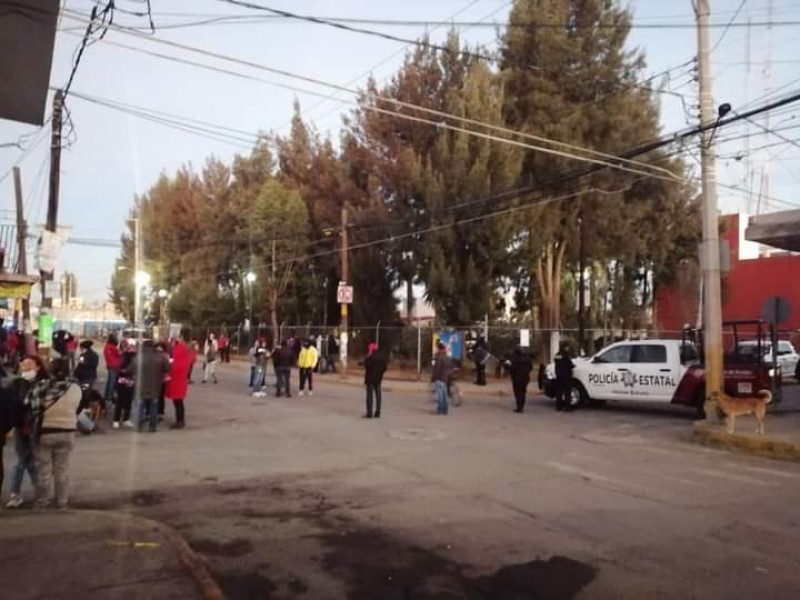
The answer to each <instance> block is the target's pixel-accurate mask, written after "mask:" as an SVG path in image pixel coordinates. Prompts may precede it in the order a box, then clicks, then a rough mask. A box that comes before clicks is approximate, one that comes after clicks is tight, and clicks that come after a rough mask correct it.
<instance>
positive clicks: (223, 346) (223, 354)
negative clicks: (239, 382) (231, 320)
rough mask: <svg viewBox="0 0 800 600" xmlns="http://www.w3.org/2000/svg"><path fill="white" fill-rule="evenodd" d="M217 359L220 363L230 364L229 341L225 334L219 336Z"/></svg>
mask: <svg viewBox="0 0 800 600" xmlns="http://www.w3.org/2000/svg"><path fill="white" fill-rule="evenodd" d="M219 359H220V361H221V362H224V363H229V362H231V341H230V339H229V338H228V336H227V335H226V334H224V333H223V334H222V335H220V336H219Z"/></svg>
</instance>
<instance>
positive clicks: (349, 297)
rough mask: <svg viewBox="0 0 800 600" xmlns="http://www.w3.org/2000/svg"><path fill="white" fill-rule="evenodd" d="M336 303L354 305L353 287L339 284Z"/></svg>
mask: <svg viewBox="0 0 800 600" xmlns="http://www.w3.org/2000/svg"><path fill="white" fill-rule="evenodd" d="M336 302H338V303H339V304H352V303H353V286H352V285H344V284H341V283H340V284H339V288H338V289H337V290H336Z"/></svg>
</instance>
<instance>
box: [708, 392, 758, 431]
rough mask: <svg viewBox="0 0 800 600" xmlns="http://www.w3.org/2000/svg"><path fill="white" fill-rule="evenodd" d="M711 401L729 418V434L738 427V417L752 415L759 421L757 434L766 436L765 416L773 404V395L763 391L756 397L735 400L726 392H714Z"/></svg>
mask: <svg viewBox="0 0 800 600" xmlns="http://www.w3.org/2000/svg"><path fill="white" fill-rule="evenodd" d="M709 400H711V401H712V402H716V403H717V405H718V406H719V407H720V409H721V410H722V412H723V413H725V416H726V417H727V424H728V433H733V432H734V429H735V426H736V417H738V416H742V415H749V414H750V413H752V414H753V415H754V416H755V418H756V420H758V427H757V428H756V433H758V434H760V435H764V416H765V415H766V414H767V404H769V403H770V402H772V393H771V392H770V391H769V390H761V391H760V392H758V395H756V396H750V397H747V398H734V397H733V396H728V395H727V394H725V393H724V392H712V393H711V396H710V397H709Z"/></svg>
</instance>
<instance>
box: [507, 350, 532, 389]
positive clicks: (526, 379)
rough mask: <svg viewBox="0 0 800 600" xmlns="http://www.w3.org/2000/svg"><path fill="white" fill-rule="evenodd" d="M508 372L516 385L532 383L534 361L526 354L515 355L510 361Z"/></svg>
mask: <svg viewBox="0 0 800 600" xmlns="http://www.w3.org/2000/svg"><path fill="white" fill-rule="evenodd" d="M508 362H509V367H508V371H509V373H511V381H513V382H514V383H530V381H531V371H532V370H533V361H531V359H530V357H529V356H526V355H525V354H514V355H513V356H512V357H511V359H510V360H509V361H508Z"/></svg>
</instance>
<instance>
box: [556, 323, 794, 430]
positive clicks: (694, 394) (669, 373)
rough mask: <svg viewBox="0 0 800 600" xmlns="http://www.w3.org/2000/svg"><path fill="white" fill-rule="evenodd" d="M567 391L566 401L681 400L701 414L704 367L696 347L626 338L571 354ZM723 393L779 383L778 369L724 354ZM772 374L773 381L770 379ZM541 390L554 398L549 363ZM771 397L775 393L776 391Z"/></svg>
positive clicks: (748, 392)
mask: <svg viewBox="0 0 800 600" xmlns="http://www.w3.org/2000/svg"><path fill="white" fill-rule="evenodd" d="M573 362H574V363H575V370H574V372H573V377H572V382H571V389H570V396H571V402H572V404H600V403H602V402H605V401H606V400H636V401H641V402H649V403H661V404H667V403H671V404H681V405H684V406H690V407H694V408H695V409H697V411H698V412H700V413H701V414H702V410H703V404H704V400H705V369H704V367H703V365H702V364H701V361H700V357H699V354H698V350H697V347H696V346H695V345H694V344H693V343H691V342H687V341H681V340H659V339H653V340H626V341H623V342H616V343H614V344H611V345H610V346H607V347H605V348H603V349H602V350H600V351H599V352H598V353H597V354H595V355H594V356H592V357H590V358H575V359H573ZM723 377H724V381H725V384H724V385H725V391H726V393H728V394H730V395H733V396H740V395H745V396H746V395H751V394H753V393H754V392H757V391H758V390H762V389H773V390H774V389H775V387H774V386H775V385H777V386H778V387H780V381H781V377H780V370H779V369H778V370H777V373H776V372H775V369H773V368H772V366H771V365H768V364H766V363H764V361H763V360H759V361H742V360H741V357H740V356H739V355H737V354H736V353H732V354H728V355H726V356H725V360H724V369H723ZM773 379H774V381H773ZM544 392H545V394H546V395H547V396H550V397H555V392H556V386H555V368H554V366H553V365H552V364H551V365H550V366H548V368H547V369H546V381H545V385H544ZM776 397H777V396H776Z"/></svg>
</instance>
